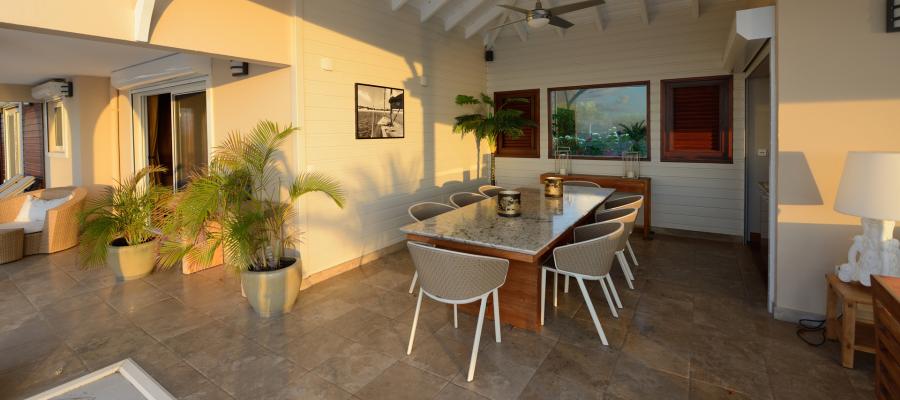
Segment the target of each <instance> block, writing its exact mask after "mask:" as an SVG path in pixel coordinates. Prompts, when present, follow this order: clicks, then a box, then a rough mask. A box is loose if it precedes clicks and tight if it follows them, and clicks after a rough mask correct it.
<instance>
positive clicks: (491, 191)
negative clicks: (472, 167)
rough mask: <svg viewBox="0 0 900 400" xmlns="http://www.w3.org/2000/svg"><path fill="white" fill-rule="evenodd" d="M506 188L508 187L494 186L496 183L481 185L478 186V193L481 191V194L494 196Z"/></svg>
mask: <svg viewBox="0 0 900 400" xmlns="http://www.w3.org/2000/svg"><path fill="white" fill-rule="evenodd" d="M504 190H506V189H504V188H502V187H500V186H494V185H481V186H480V187H479V188H478V193H481V194H483V195H485V196H487V197H494V196H496V195H498V194H500V192H502V191H504Z"/></svg>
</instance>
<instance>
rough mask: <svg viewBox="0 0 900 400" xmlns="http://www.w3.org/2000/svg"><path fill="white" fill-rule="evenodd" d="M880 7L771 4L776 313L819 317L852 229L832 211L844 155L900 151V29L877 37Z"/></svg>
mask: <svg viewBox="0 0 900 400" xmlns="http://www.w3.org/2000/svg"><path fill="white" fill-rule="evenodd" d="M884 8H885V7H884V1H881V0H858V1H852V2H848V1H842V0H791V1H781V2H779V4H778V10H777V16H776V19H777V38H778V39H777V40H778V57H779V62H778V99H779V106H778V117H779V118H778V140H779V150H780V154H779V167H778V187H779V192H778V197H779V206H778V209H779V215H778V232H777V235H778V253H777V260H778V263H777V280H776V289H777V290H776V297H775V300H776V316H779V315H780V316H782V317H790V316H791V315H793V314H795V313H793V311H799V312H805V313H817V314H822V313H824V310H825V280H824V276H823V275H824V274H825V273H827V272H829V271H832V270H833V268H834V266H835V265H837V264H840V263H843V262H846V257H847V249H848V248H849V246H850V244H851V237H852V235H854V234H857V233H858V232H860V228H859V226H858V225H859V220H858V218H856V217H851V216H847V215H842V214H839V213H837V212H835V211H834V209H833V205H834V198H835V195H836V192H837V187H838V182H839V180H840V176H841V171H842V169H843V166H844V158H845V157H846V154H847V152H848V151H854V150H858V151H900V134H898V132H900V119H898V118H897V116H898V110H900V80H898V79H897V68H898V65H900V34H890V33H885V22H884V21H885V18H884V12H885V10H884ZM810 10H815V15H814V17H813V16H811V14H810Z"/></svg>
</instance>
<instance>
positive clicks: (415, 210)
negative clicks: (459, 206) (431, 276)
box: [407, 201, 456, 312]
mask: <svg viewBox="0 0 900 400" xmlns="http://www.w3.org/2000/svg"><path fill="white" fill-rule="evenodd" d="M455 209H456V208H455V207H453V206H451V205H447V204H444V203H435V202H433V201H425V202H421V203H416V204H413V205H411V206H409V209H408V210H407V212H408V213H409V216H410V217H412V219H414V220H416V222H422V221H424V220H426V219H428V218H432V217H436V216H438V215H441V214H443V213H445V212H448V211H453V210H455ZM418 278H419V273H418V271H417V272H415V273H413V278H412V282H410V284H409V293H410V294H412V292H413V289H415V288H416V281H417V280H418ZM455 311H456V310H454V312H455Z"/></svg>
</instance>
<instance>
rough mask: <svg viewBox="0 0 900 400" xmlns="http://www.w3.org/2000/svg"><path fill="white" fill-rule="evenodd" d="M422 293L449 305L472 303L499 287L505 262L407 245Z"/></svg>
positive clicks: (418, 244) (504, 271) (423, 246)
mask: <svg viewBox="0 0 900 400" xmlns="http://www.w3.org/2000/svg"><path fill="white" fill-rule="evenodd" d="M407 247H408V248H409V253H410V255H411V256H412V260H413V264H414V265H415V266H416V272H418V273H419V282H420V284H421V285H422V290H424V291H425V292H427V293H428V294H430V295H432V296H435V297H438V298H441V299H446V300H451V301H461V300H468V299H473V298H476V297H479V296H483V295H485V294H487V293H490V292H491V291H492V290H494V289H496V288H498V287H500V286H503V283H504V282H506V273H507V272H508V271H509V260H504V259H502V258H495V257H486V256H479V255H474V254H466V253H460V252H456V251H450V250H445V249H438V248H435V247H429V246H425V245H422V244H421V243H414V242H408V243H407Z"/></svg>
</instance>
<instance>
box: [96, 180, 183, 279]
mask: <svg viewBox="0 0 900 400" xmlns="http://www.w3.org/2000/svg"><path fill="white" fill-rule="evenodd" d="M165 170H166V169H165V168H163V167H159V166H149V167H146V168H143V169H141V170H140V171H138V172H137V173H136V174H135V175H134V176H132V177H130V178H128V179H125V180H124V181H119V182H116V185H115V186H113V187H110V188H107V189H106V191H105V192H104V193H103V195H102V196H100V197H98V198H97V199H95V200H92V201H89V202H88V204H87V207H85V210H84V211H82V212H81V214H79V222H80V223H81V226H82V227H83V229H84V231H83V232H82V234H81V247H80V252H81V260H82V265H83V266H85V267H96V266H101V265H107V266H109V268H111V269H112V270H113V272H114V273H115V274H116V278H118V279H119V280H131V279H138V278H141V277H144V276H147V275H149V274H150V273H151V272H153V267H154V266H155V265H156V255H157V247H158V240H157V238H158V230H156V229H154V228H155V227H158V226H160V223H161V221H162V220H163V218H164V216H165V209H166V204H167V203H168V201H169V199H170V198H171V196H172V189H170V188H166V187H161V186H158V185H156V184H155V183H154V182H153V180H152V179H146V178H148V177H150V176H151V175H153V174H156V173H161V172H164V171H165Z"/></svg>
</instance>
